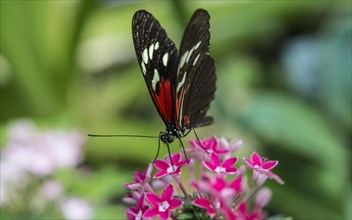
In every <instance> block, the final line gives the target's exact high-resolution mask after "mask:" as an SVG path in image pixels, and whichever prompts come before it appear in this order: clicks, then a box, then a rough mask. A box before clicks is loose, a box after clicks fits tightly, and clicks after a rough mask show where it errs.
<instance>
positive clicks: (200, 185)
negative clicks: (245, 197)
mask: <svg viewBox="0 0 352 220" xmlns="http://www.w3.org/2000/svg"><path fill="white" fill-rule="evenodd" d="M192 186H193V187H194V188H195V189H196V190H198V191H199V192H201V193H204V194H206V195H208V196H210V197H211V198H213V199H215V201H220V202H221V204H223V205H225V206H231V204H232V202H233V198H234V196H235V195H236V193H240V192H242V191H243V190H244V189H243V178H242V176H238V177H237V178H235V179H234V180H233V181H232V182H230V183H228V182H227V181H226V180H225V179H224V178H223V177H220V176H217V177H212V176H203V177H202V179H201V181H199V182H193V183H192Z"/></svg>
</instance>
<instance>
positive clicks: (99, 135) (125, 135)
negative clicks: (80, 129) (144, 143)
mask: <svg viewBox="0 0 352 220" xmlns="http://www.w3.org/2000/svg"><path fill="white" fill-rule="evenodd" d="M88 136H89V137H137V138H159V136H148V135H129V134H88Z"/></svg>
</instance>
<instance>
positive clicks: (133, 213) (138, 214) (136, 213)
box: [126, 195, 149, 220]
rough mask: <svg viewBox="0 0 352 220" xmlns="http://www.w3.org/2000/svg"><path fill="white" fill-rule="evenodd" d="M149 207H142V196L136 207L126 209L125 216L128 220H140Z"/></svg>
mask: <svg viewBox="0 0 352 220" xmlns="http://www.w3.org/2000/svg"><path fill="white" fill-rule="evenodd" d="M148 208H149V206H147V205H144V195H142V196H141V197H140V198H139V200H138V203H137V206H131V207H128V208H127V210H126V216H127V218H128V219H129V220H142V219H146V218H143V214H144V213H145V212H146V211H147V210H148Z"/></svg>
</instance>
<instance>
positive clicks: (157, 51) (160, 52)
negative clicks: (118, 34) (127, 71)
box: [132, 10, 177, 125]
mask: <svg viewBox="0 0 352 220" xmlns="http://www.w3.org/2000/svg"><path fill="white" fill-rule="evenodd" d="M132 32H133V33H132V35H133V42H134V47H135V50H136V55H137V59H138V62H139V65H140V68H141V71H142V74H143V77H144V79H145V82H146V84H147V87H148V90H149V93H150V95H151V97H152V99H153V102H154V105H155V107H156V109H157V110H158V112H159V114H160V116H161V118H162V119H163V121H164V123H165V124H166V125H168V124H170V123H172V122H173V121H174V118H175V116H174V114H175V109H174V107H175V106H174V102H175V88H174V87H175V81H176V65H177V63H176V62H177V49H176V47H175V44H174V43H173V42H172V41H171V40H170V39H169V38H168V36H167V34H166V32H165V30H164V29H163V28H162V27H161V26H160V24H159V22H158V21H157V20H156V19H155V18H154V17H153V16H152V15H151V14H150V13H149V12H147V11H145V10H140V11H137V12H136V13H135V14H134V16H133V19H132Z"/></svg>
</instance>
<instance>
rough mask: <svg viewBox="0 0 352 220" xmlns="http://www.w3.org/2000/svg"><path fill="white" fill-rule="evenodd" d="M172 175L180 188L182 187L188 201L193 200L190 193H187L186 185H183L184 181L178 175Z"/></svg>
mask: <svg viewBox="0 0 352 220" xmlns="http://www.w3.org/2000/svg"><path fill="white" fill-rule="evenodd" d="M172 177H173V178H174V180H175V182H176V183H177V185H178V186H179V187H180V189H181V191H182V193H183V195H184V196H185V198H186V199H187V201H189V202H191V199H190V198H189V196H188V193H187V191H186V189H185V187H184V186H183V184H182V182H181V180H180V178H179V176H177V175H172Z"/></svg>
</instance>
